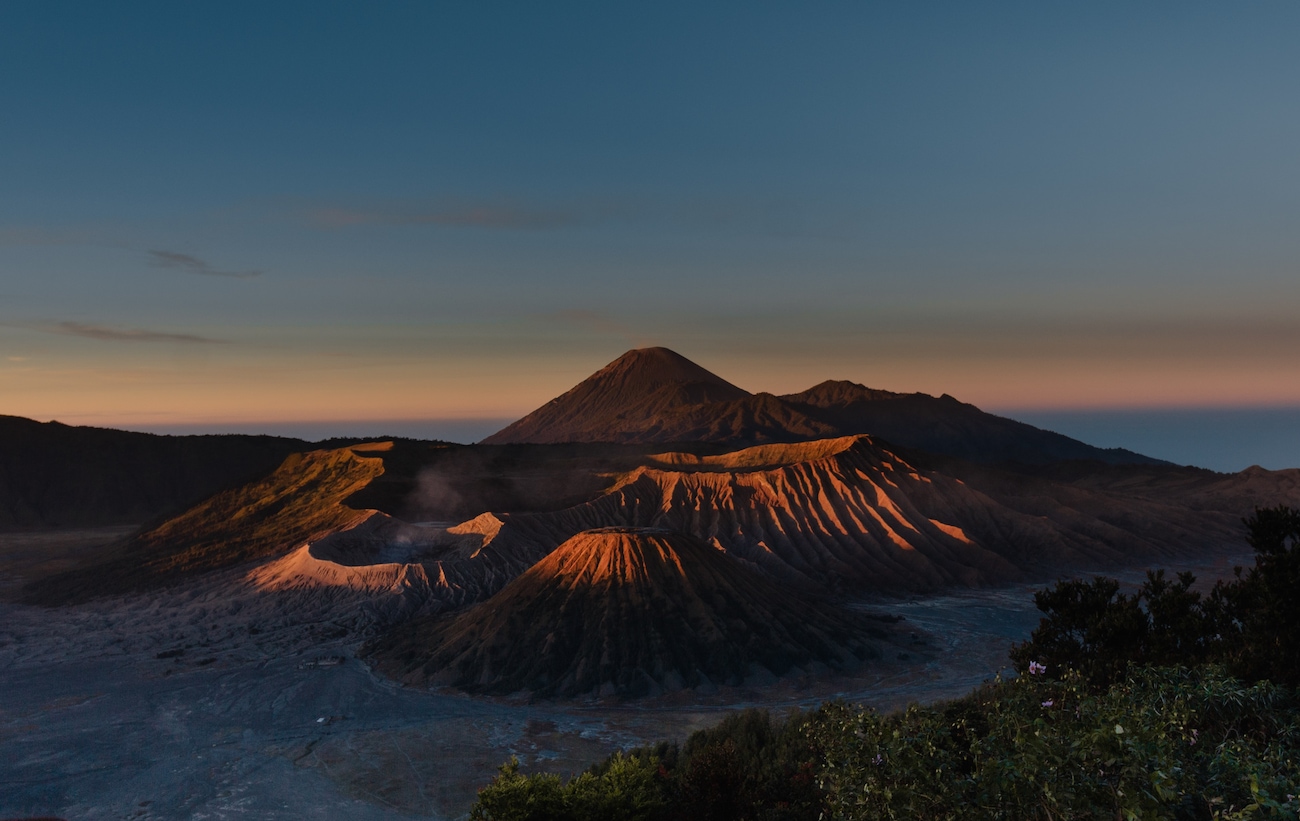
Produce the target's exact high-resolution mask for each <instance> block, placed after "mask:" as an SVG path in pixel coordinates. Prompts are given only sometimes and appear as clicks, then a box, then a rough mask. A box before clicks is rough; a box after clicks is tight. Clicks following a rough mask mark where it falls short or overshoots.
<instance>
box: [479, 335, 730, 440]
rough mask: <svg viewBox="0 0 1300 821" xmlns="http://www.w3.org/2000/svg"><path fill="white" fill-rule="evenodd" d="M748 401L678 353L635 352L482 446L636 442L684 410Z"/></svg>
mask: <svg viewBox="0 0 1300 821" xmlns="http://www.w3.org/2000/svg"><path fill="white" fill-rule="evenodd" d="M748 396H749V392H748V391H746V390H744V389H742V388H738V387H736V386H735V385H733V384H731V383H730V382H728V381H727V380H725V379H723V378H722V377H720V376H718V375H717V374H715V373H712V372H710V371H708V370H705V369H704V368H701V367H700V366H699V365H696V364H695V363H694V362H692V361H691V360H689V359H687V358H686V357H684V356H682V355H681V354H679V353H676V352H675V351H671V350H669V349H667V348H637V349H635V350H631V351H628V352H627V353H625V354H623V355H622V356H620V357H619V358H618V359H615V360H614V361H613V362H611V363H609V364H608V365H606V366H605V367H603V368H601V369H600V370H599V371H596V372H595V373H594V374H592V375H591V376H589V377H587V378H586V379H584V380H583V381H582V382H580V383H578V384H577V385H576V386H575V387H573V388H572V389H571V390H569V391H567V392H565V393H564V394H561V395H560V396H557V397H556V398H555V399H552V400H551V401H550V402H547V403H546V404H545V405H543V406H542V407H540V408H538V409H537V410H535V411H533V412H532V413H530V414H528V415H527V416H525V417H524V418H523V419H520V420H519V421H517V422H515V423H514V424H512V425H510V426H508V427H506V428H504V429H503V430H500V431H498V432H496V433H494V434H493V435H491V436H489V437H488V438H486V439H484V440H483V443H484V444H488V445H499V444H508V443H513V442H542V443H545V442H619V441H634V440H635V439H636V438H637V436H638V435H639V434H641V433H642V432H644V431H646V430H650V429H654V428H656V426H657V425H659V424H661V422H662V420H663V419H664V418H665V417H667V416H671V415H672V414H673V413H674V412H676V411H680V410H682V409H683V408H689V407H693V406H698V405H704V404H709V403H714V402H731V401H734V400H737V399H744V398H746V397H748Z"/></svg>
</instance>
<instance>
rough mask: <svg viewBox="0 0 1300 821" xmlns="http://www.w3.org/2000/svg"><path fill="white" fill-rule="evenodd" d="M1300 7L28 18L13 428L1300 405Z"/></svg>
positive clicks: (14, 156)
mask: <svg viewBox="0 0 1300 821" xmlns="http://www.w3.org/2000/svg"><path fill="white" fill-rule="evenodd" d="M1297 42H1300V4H1297V3H1294V2H1273V3H1269V2H1258V3H1250V4H1228V3H1221V2H1215V3H1189V2H1169V3H1131V2H1117V3H1104V2H1092V3H1074V4H1064V3H1042V2H1026V3H968V2H962V3H869V4H868V3H842V4H840V3H787V4H780V5H778V4H764V3H752V2H746V3H734V4H730V3H709V4H701V3H682V4H671V3H653V4H650V3H647V4H641V5H633V4H626V3H617V4H616V3H608V4H596V3H582V4H577V3H574V4H567V3H511V4H496V3H486V2H478V3H455V4H452V3H399V2H391V3H366V4H362V3H349V4H343V3H327V2H311V3H299V4H295V3H288V2H277V3H264V2H258V3H235V2H221V3H217V2H212V3H176V2H158V3H139V2H119V3H111V4H110V3H99V2H85V3H62V2H56V1H54V0H50V1H45V0H43V1H42V2H8V3H4V4H0V413H8V414H16V415H23V416H30V417H34V418H38V419H42V420H45V419H51V418H57V419H59V420H61V421H65V422H69V423H80V424H100V425H115V426H126V427H134V428H144V429H150V428H154V429H165V428H168V426H170V427H172V428H175V427H176V426H186V425H188V426H195V425H197V426H208V427H209V428H210V429H213V430H216V429H223V428H232V427H233V426H238V425H245V426H247V425H252V426H254V427H256V426H258V425H263V426H269V425H272V424H284V423H287V422H321V423H328V422H331V421H339V420H362V421H366V422H367V423H368V421H370V420H403V419H405V420H411V419H426V420H427V419H448V418H462V419H463V418H476V417H493V418H511V417H515V416H518V415H520V414H522V413H524V412H526V411H528V410H531V409H532V408H533V407H536V406H537V405H539V404H541V403H543V402H544V401H546V400H547V399H549V398H551V397H552V396H555V395H556V394H558V393H560V392H562V391H563V390H565V389H567V388H568V387H570V386H571V385H572V384H574V383H576V382H577V381H578V380H580V379H582V378H583V377H585V376H587V375H588V374H590V373H591V372H592V371H594V370H595V369H597V368H599V367H600V366H602V365H604V364H605V363H606V362H608V361H609V360H611V359H613V358H614V357H616V356H618V355H619V354H620V353H622V352H623V351H624V350H626V349H627V348H629V347H634V346H642V345H647V344H657V345H666V346H669V347H671V348H673V349H675V350H677V351H679V352H680V353H682V354H684V355H686V356H688V357H690V358H692V359H694V360H695V361H697V362H699V363H700V364H702V365H704V366H705V367H707V368H709V369H711V370H714V371H715V372H718V373H720V374H721V375H723V376H725V377H726V378H728V379H730V380H731V381H733V382H735V383H737V384H739V385H741V386H742V387H745V388H748V389H750V390H755V391H757V390H768V391H773V392H777V393H780V392H786V391H794V390H800V389H803V388H806V387H808V386H810V385H812V384H814V383H816V382H818V381H820V380H822V379H826V378H832V377H833V378H845V379H852V380H855V381H859V382H863V383H865V384H868V385H870V386H873V387H880V388H887V389H891V390H899V391H912V390H921V391H926V392H929V393H935V394H938V393H944V392H946V393H951V394H953V395H955V396H958V397H959V398H961V399H964V400H966V401H971V402H974V403H976V404H979V405H981V406H983V407H986V408H990V409H1005V408H1019V409H1039V410H1051V409H1056V410H1061V409H1076V410H1077V409H1090V408H1092V409H1095V408H1111V409H1114V408H1147V409H1149V408H1175V407H1177V408H1191V407H1242V406H1297V405H1300V149H1298V148H1297V147H1298V146H1300V93H1298V91H1297V90H1298V89H1300V49H1297V47H1296V44H1297Z"/></svg>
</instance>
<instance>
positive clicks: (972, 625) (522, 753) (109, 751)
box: [0, 532, 1248, 819]
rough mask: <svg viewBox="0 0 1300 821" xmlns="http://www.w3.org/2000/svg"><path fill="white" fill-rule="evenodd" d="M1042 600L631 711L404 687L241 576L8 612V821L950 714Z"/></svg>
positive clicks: (982, 595) (336, 623) (208, 813)
mask: <svg viewBox="0 0 1300 821" xmlns="http://www.w3.org/2000/svg"><path fill="white" fill-rule="evenodd" d="M104 536H105V534H102V533H101V534H99V535H98V536H95V535H93V534H92V535H90V536H88V535H86V534H85V533H84V532H83V533H82V534H81V536H80V537H78V538H80V539H81V542H80V544H90V543H91V542H92V541H93V540H94V538H100V539H101V541H102V540H103V539H102V538H101V537H104ZM33 538H34V537H30V536H28V537H19V536H14V535H0V551H3V556H4V557H6V558H14V557H21V556H23V555H30V554H31V553H32V550H33V548H32V539H33ZM42 538H46V539H47V540H48V539H49V538H52V537H49V536H48V534H47V535H46V536H44V537H42ZM67 538H71V537H66V538H65V542H66V539H67ZM24 540H26V541H24ZM55 541H56V542H57V540H55ZM73 541H74V542H75V539H74V540H73ZM68 543H69V544H70V543H71V542H68ZM60 544H62V543H60ZM24 551H25V552H24ZM1233 560H1235V561H1236V562H1237V563H1245V562H1246V561H1248V557H1246V556H1240V555H1239V556H1235V557H1230V558H1227V559H1225V558H1223V557H1217V558H1212V559H1207V560H1205V561H1202V562H1198V563H1194V564H1195V565H1196V567H1195V569H1196V570H1197V571H1198V572H1200V573H1202V574H1205V575H1206V576H1209V575H1219V574H1222V573H1223V572H1226V570H1227V568H1229V567H1230V566H1231V564H1232V562H1233ZM13 566H15V565H12V564H7V565H6V572H7V573H8V569H9V568H10V567H13ZM1188 566H1191V564H1189V565H1188ZM20 575H21V574H20ZM1112 575H1113V574H1112ZM1140 575H1141V574H1140V572H1138V571H1134V572H1132V573H1129V574H1128V576H1129V578H1131V579H1135V580H1136V579H1140ZM14 578H15V576H14V575H13V574H8V575H7V576H6V579H7V582H8V583H12V582H13V580H14ZM1041 586H1042V585H1041V584H1026V585H1018V586H1014V587H1007V588H1000V589H996V590H981V591H969V592H961V593H956V594H953V595H946V596H938V597H931V598H923V599H914V600H909V601H873V602H864V603H862V605H861V606H863V607H868V608H871V609H876V610H884V611H887V612H894V613H898V614H901V615H903V616H905V617H906V619H907V620H908V622H909V623H910V624H911V625H912V626H914V627H915V629H916V632H917V641H916V643H915V644H914V645H912V644H909V645H907V646H896V647H889V648H887V657H888V658H887V659H886V660H885V661H884V662H881V663H879V664H877V665H874V666H873V667H872V668H871V669H870V670H869V671H868V672H867V673H865V674H863V675H859V676H856V677H845V676H840V677H832V678H823V679H817V680H794V681H791V680H786V681H782V682H780V683H779V684H777V685H775V686H773V687H769V688H764V689H753V690H730V691H723V692H719V693H716V694H712V695H709V696H698V695H697V696H690V697H687V696H677V697H675V698H674V699H668V700H659V701H651V702H640V703H636V704H632V705H621V706H620V705H609V704H588V703H572V702H571V703H551V704H531V705H530V704H526V703H523V702H512V701H509V700H487V699H472V698H468V697H464V696H460V695H456V694H450V693H439V692H425V691H417V690H411V689H404V688H400V687H397V686H395V685H393V684H392V683H390V682H387V681H385V680H383V679H380V678H377V677H376V676H374V675H373V674H372V673H371V672H370V670H369V669H368V668H367V667H366V666H365V665H364V664H362V663H361V662H359V661H358V660H356V658H355V657H354V652H355V650H356V647H357V643H358V642H357V640H356V639H355V637H353V636H352V635H351V634H349V633H348V628H349V627H350V626H356V625H364V624H365V623H366V603H365V602H364V601H347V600H335V601H331V602H327V603H323V604H320V605H312V604H310V603H308V602H307V601H306V600H304V599H303V598H302V597H297V596H288V595H284V596H281V595H274V594H266V593H258V592H256V591H252V590H249V589H247V588H246V587H244V586H243V585H241V583H240V576H239V574H236V573H228V574H220V575H217V576H213V577H210V578H208V579H205V580H203V581H201V582H198V583H195V584H191V585H189V586H187V587H183V588H180V589H176V590H171V591H167V592H164V593H158V594H153V595H149V596H141V597H136V598H132V599H118V600H113V601H103V602H94V603H91V604H88V605H82V606H79V607H74V608H64V609H59V610H44V609H38V608H31V607H25V606H20V605H14V604H3V605H0V817H8V816H22V815H43V814H56V815H60V816H63V817H65V818H69V819H71V818H77V819H126V818H256V819H279V818H284V819H290V818H349V819H396V818H428V817H435V818H451V817H456V816H459V815H462V814H463V813H465V812H466V811H467V810H468V808H469V805H470V803H471V802H472V801H473V795H474V791H475V789H476V788H477V787H478V786H481V785H482V784H484V783H486V781H488V780H489V779H490V778H491V776H492V774H493V772H494V770H495V767H496V766H497V765H498V764H500V763H501V762H502V761H503V760H504V759H506V758H507V757H509V756H510V755H512V754H513V755H518V756H519V758H520V760H521V761H522V762H523V764H524V766H525V768H526V769H528V770H537V769H546V770H551V771H555V772H562V773H571V772H574V771H577V770H580V769H582V768H584V767H585V766H587V765H588V764H590V763H591V762H593V761H595V760H597V759H599V758H602V757H604V756H605V755H606V754H608V753H609V752H610V751H612V750H614V749H616V748H619V747H627V746H631V745H635V744H639V743H643V742H650V741H656V740H660V739H681V738H683V737H684V736H685V735H687V734H688V733H689V732H691V731H692V730H694V729H696V728H698V727H701V726H704V725H707V724H710V723H712V722H714V721H716V720H717V719H718V718H719V717H720V715H721V714H722V713H723V712H724V711H725V710H727V709H730V708H734V707H736V706H745V705H766V706H771V707H777V708H781V707H789V706H795V705H801V706H810V705H814V704H816V703H818V702H820V701H821V700H822V699H824V698H828V697H834V696H842V697H845V698H848V699H850V700H853V701H862V702H866V703H869V704H872V705H874V706H877V707H879V708H881V709H889V708H893V707H898V706H902V705H904V704H906V703H908V702H911V701H920V702H927V701H933V700H936V699H943V698H950V697H954V696H959V695H961V694H963V693H965V692H967V691H968V690H969V689H970V688H971V687H973V686H975V685H976V684H978V683H980V682H981V681H983V680H985V679H986V678H988V677H990V676H991V675H993V674H994V673H996V672H997V671H998V670H1000V669H1002V668H1003V667H1005V665H1006V653H1007V648H1008V645H1009V644H1010V643H1011V642H1012V641H1015V640H1019V639H1023V638H1024V637H1025V636H1027V635H1028V633H1029V631H1030V630H1032V629H1033V627H1034V625H1036V624H1037V620H1038V614H1037V612H1036V611H1035V610H1034V607H1033V601H1032V594H1033V591H1034V590H1036V589H1037V588H1038V587H1041ZM178 651H179V652H178ZM160 656H161V657H160ZM900 656H902V657H901V658H900Z"/></svg>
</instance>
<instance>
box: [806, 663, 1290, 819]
mask: <svg viewBox="0 0 1300 821" xmlns="http://www.w3.org/2000/svg"><path fill="white" fill-rule="evenodd" d="M1036 669H1037V667H1036ZM1295 707H1296V705H1295V703H1294V697H1293V694H1292V693H1291V692H1290V691H1289V690H1286V689H1283V688H1279V687H1277V686H1276V685H1273V684H1270V683H1267V682H1265V683H1260V684H1255V685H1246V684H1243V683H1242V682H1240V681H1238V680H1237V679H1234V678H1231V677H1230V676H1228V675H1226V674H1225V673H1224V672H1223V670H1222V669H1221V668H1212V667H1204V668H1198V669H1187V668H1161V669H1149V668H1148V669H1140V670H1134V671H1132V672H1131V673H1130V675H1128V676H1127V677H1126V678H1125V679H1124V680H1123V681H1120V682H1117V683H1115V684H1114V685H1112V686H1111V687H1109V688H1108V689H1107V690H1105V691H1104V692H1101V693H1098V692H1096V691H1095V690H1094V689H1093V688H1091V687H1090V686H1087V683H1086V682H1084V681H1083V680H1082V679H1081V678H1080V677H1079V676H1078V675H1077V674H1070V675H1067V676H1066V677H1065V678H1064V679H1060V680H1058V679H1052V678H1049V677H1048V676H1045V675H1026V676H1021V677H1019V678H1017V679H1015V680H1013V681H1005V682H998V683H995V684H992V685H988V686H986V687H984V688H981V689H980V690H979V691H977V692H975V693H974V694H972V695H971V696H968V697H967V698H965V699H962V700H960V701H957V702H953V703H951V704H948V705H940V706H936V707H933V708H918V707H913V708H910V709H909V710H907V711H906V712H904V713H901V714H896V715H892V716H881V715H878V714H876V713H874V712H872V711H869V710H861V709H855V708H851V707H848V706H845V705H842V704H832V705H826V706H824V707H823V708H822V709H821V710H820V711H819V712H818V713H817V714H816V715H815V716H814V718H813V721H812V724H811V730H810V731H811V733H812V736H813V738H814V740H815V742H816V743H817V745H818V746H819V747H820V748H821V749H822V751H823V756H824V758H823V762H822V766H821V768H820V774H819V777H820V781H821V785H822V787H823V789H824V790H825V802H826V815H825V816H824V817H826V818H833V819H916V818H925V819H1062V818H1122V819H1138V818H1143V819H1145V818H1171V819H1173V818H1179V819H1181V818H1187V819H1200V818H1207V819H1208V818H1223V819H1235V818H1256V817H1258V818H1292V819H1293V818H1296V817H1297V810H1298V809H1300V804H1297V802H1296V798H1295V794H1296V793H1300V727H1298V726H1297V714H1296V709H1295Z"/></svg>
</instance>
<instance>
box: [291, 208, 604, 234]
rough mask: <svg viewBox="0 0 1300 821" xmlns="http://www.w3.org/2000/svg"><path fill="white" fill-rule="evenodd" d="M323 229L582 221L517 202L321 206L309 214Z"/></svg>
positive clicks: (520, 227) (525, 227)
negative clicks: (364, 206)
mask: <svg viewBox="0 0 1300 821" xmlns="http://www.w3.org/2000/svg"><path fill="white" fill-rule="evenodd" d="M308 218H309V219H310V221H311V222H312V223H313V224H315V225H317V226H320V227H322V228H347V227H350V226H354V225H440V226H445V227H449V228H480V229H486V230H499V231H540V230H550V229H556V228H565V227H568V226H571V225H576V224H577V223H578V222H580V221H581V220H580V216H579V214H578V213H577V212H576V211H572V210H568V209H558V208H529V207H524V206H517V205H500V204H498V205H461V206H448V207H443V208H428V209H420V208H379V209H359V208H319V209H316V210H313V211H311V212H310V213H309V214H308Z"/></svg>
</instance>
